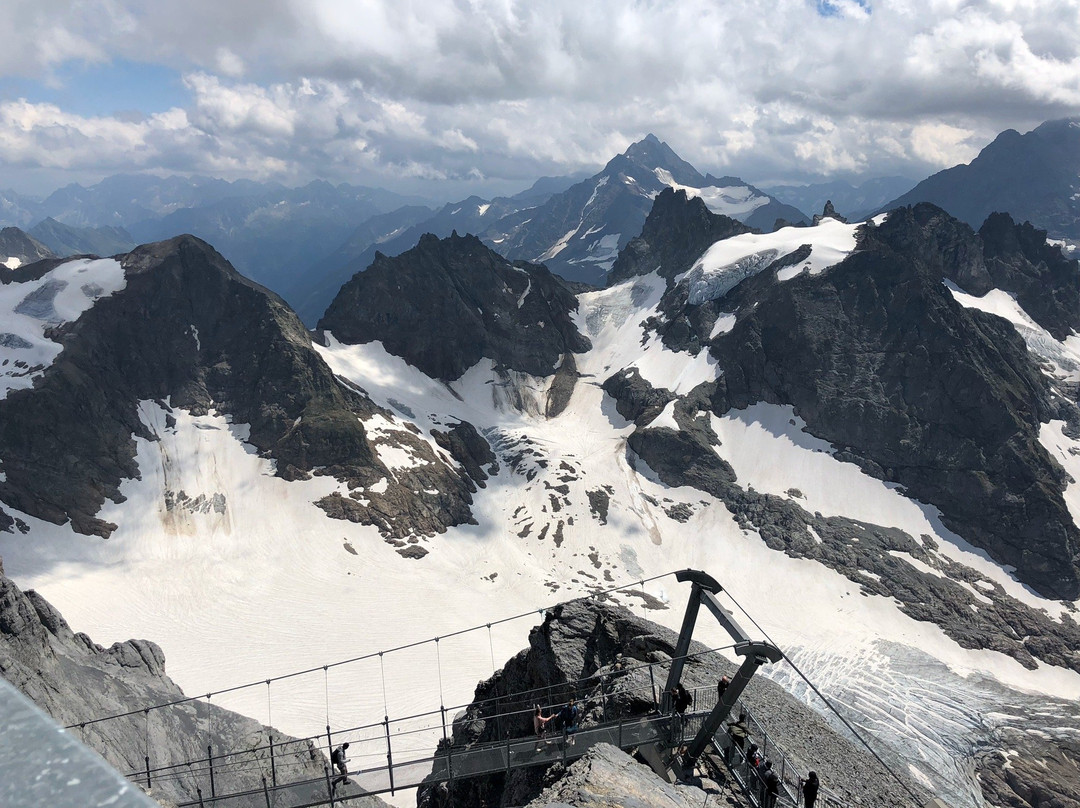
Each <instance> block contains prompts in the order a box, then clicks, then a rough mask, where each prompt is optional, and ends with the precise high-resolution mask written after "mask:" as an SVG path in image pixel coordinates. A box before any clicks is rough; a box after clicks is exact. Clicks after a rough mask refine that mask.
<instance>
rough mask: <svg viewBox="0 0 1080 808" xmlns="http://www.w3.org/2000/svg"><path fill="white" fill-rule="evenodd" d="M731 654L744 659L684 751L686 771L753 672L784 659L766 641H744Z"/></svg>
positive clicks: (726, 715)
mask: <svg viewBox="0 0 1080 808" xmlns="http://www.w3.org/2000/svg"><path fill="white" fill-rule="evenodd" d="M735 653H736V654H738V655H739V656H742V657H744V659H743V663H742V665H740V666H739V669H738V670H737V671H735V675H734V676H732V677H731V684H729V685H728V686H727V690H725V691H724V697H723V698H722V699H720V701H719V702H717V704H716V706H715V707H713V709H712V712H710V713H709V714H708V715H707V716H706V717H705V720H704V721H703V722H702V724H701V729H700V730H698V734H697V735H695V736H694V740H693V741H692V742H691V743H690V746H689V747H688V748H687V750H686V765H687V767H688V768H689V767H692V766H693V765H694V763H695V762H696V761H697V759H698V758H699V757H701V753H702V752H704V751H705V748H706V747H707V746H708V745H709V741H710V740H712V737H713V735H715V734H716V732H717V730H719V729H720V727H721V725H723V723H724V719H725V718H727V717H728V714H729V713H730V712H731V708H732V707H733V706H734V705H735V702H736V701H738V700H739V696H741V695H742V692H743V690H745V689H746V686H747V685H748V684H749V683H750V679H751V678H753V676H754V673H755V672H756V671H757V669H758V668H760V667H761V666H762V665H764V664H766V663H767V662H779V661H780V660H781V659H783V657H784V655H783V654H782V653H781V652H780V649H779V648H777V647H776V646H775V645H772V644H771V643H767V642H749V641H747V642H742V643H739V644H738V645H736V646H735Z"/></svg>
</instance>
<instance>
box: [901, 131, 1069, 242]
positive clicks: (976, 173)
mask: <svg viewBox="0 0 1080 808" xmlns="http://www.w3.org/2000/svg"><path fill="white" fill-rule="evenodd" d="M917 202H932V203H933V204H935V205H938V206H939V207H942V208H944V209H945V210H947V211H949V212H950V213H951V214H952V215H954V216H956V217H957V218H959V219H961V220H963V221H965V222H967V223H968V224H970V225H971V226H972V227H979V226H980V225H981V224H982V223H983V221H985V219H986V217H987V216H989V215H990V214H991V213H993V212H995V211H1003V212H1008V213H1009V214H1010V215H1011V216H1012V217H1013V218H1014V219H1015V220H1016V221H1019V222H1023V221H1025V220H1026V221H1029V222H1031V223H1032V224H1033V225H1035V226H1036V227H1039V228H1042V229H1044V230H1046V231H1047V233H1048V234H1049V235H1050V236H1052V237H1054V238H1064V239H1069V240H1080V118H1065V119H1063V120H1057V121H1047V122H1046V123H1043V124H1041V125H1040V126H1038V127H1036V128H1035V129H1033V130H1031V131H1030V132H1028V133H1027V134H1024V135H1022V134H1020V133H1019V132H1017V131H1016V130H1014V129H1007V130H1005V131H1004V132H1002V133H1001V134H1000V135H998V136H997V137H996V138H995V139H994V141H993V142H992V143H991V144H990V145H989V146H987V147H986V148H985V149H983V150H982V151H981V152H979V155H978V156H977V157H976V158H975V159H974V160H972V161H971V162H970V163H969V164H967V165H958V166H953V167H952V168H947V169H945V170H944V171H939V172H938V173H937V174H934V175H933V176H931V177H928V178H927V179H925V180H923V181H922V182H920V183H919V184H918V185H916V186H915V187H914V188H912V189H911V190H910V191H908V192H907V193H906V194H904V195H903V196H900V197H898V198H896V199H895V200H893V201H892V202H890V203H889V204H888V205H885V206H884V207H883V208H882V210H892V209H893V208H897V207H901V206H903V205H913V204H915V203H917Z"/></svg>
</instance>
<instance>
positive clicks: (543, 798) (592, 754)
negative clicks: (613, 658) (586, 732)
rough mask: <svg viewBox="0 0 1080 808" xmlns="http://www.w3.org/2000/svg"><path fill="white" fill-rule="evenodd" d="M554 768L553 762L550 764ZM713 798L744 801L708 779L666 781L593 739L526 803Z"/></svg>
mask: <svg viewBox="0 0 1080 808" xmlns="http://www.w3.org/2000/svg"><path fill="white" fill-rule="evenodd" d="M552 768H555V767H552ZM710 799H712V801H713V804H727V805H733V806H738V807H739V808H743V806H747V805H749V802H748V801H747V800H746V798H745V797H743V796H742V795H741V794H739V793H737V792H734V793H733V792H732V791H731V790H730V789H726V788H724V787H722V786H720V785H719V784H717V783H715V782H711V781H701V780H699V781H698V783H697V785H689V784H683V783H677V784H675V785H671V784H669V783H665V782H664V781H663V780H660V779H659V778H658V777H657V776H656V775H655V774H654V773H653V771H652V769H650V768H649V767H648V766H645V765H643V764H641V763H639V762H637V761H636V760H634V759H633V758H631V757H630V756H629V755H627V754H625V753H624V752H621V751H620V750H618V749H617V748H615V747H614V746H610V745H608V744H598V745H597V746H594V747H593V748H592V749H590V750H589V751H588V753H587V754H586V755H585V756H584V757H583V758H581V759H580V760H577V761H575V762H574V763H573V764H571V765H570V766H569V768H568V769H567V771H566V773H565V774H564V775H563V776H562V777H559V779H558V780H556V781H555V782H554V783H552V784H551V785H550V786H548V787H547V788H545V789H544V790H543V792H541V794H540V796H538V797H537V798H536V799H534V800H533V801H532V802H530V803H529V804H528V806H526V808H563V806H573V808H605V806H610V805H612V804H618V805H620V806H634V808H702V806H704V805H707V804H708V801H709V800H710Z"/></svg>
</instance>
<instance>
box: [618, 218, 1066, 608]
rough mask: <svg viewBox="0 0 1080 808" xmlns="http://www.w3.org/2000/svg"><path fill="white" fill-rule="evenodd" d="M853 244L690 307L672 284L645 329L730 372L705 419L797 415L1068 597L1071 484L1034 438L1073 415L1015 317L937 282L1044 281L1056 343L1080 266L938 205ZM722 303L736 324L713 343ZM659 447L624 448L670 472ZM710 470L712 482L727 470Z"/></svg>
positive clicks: (1007, 224)
mask: <svg viewBox="0 0 1080 808" xmlns="http://www.w3.org/2000/svg"><path fill="white" fill-rule="evenodd" d="M677 243H678V242H677ZM858 248H859V249H858V251H857V252H855V253H854V254H853V255H852V256H851V257H849V258H848V259H847V260H845V261H843V262H841V263H840V264H839V265H837V266H835V267H832V268H831V269H829V270H828V271H827V272H825V273H824V274H821V275H807V274H802V275H800V276H797V277H794V278H792V279H791V280H787V281H783V282H778V281H777V280H776V270H779V269H782V268H783V267H784V266H785V265H786V264H789V263H790V261H785V260H784V257H781V258H778V259H775V260H774V262H773V264H772V267H771V268H770V269H766V270H764V271H760V272H759V273H758V274H756V275H752V276H751V277H749V278H747V279H746V280H744V281H742V282H741V283H739V284H738V285H736V286H735V287H734V288H733V289H731V290H730V291H729V292H727V293H726V294H725V295H723V296H722V297H721V298H719V299H714V300H706V301H703V302H701V303H699V304H697V305H695V304H692V303H689V302H688V301H687V291H686V286H685V282H684V283H682V284H677V285H673V286H672V287H671V288H669V290H668V292H667V293H666V295H665V301H662V302H661V305H660V309H661V311H662V312H664V316H662V317H661V318H659V319H658V321H657V323H656V324H655V327H656V328H657V329H658V330H659V331H660V333H661V334H662V336H663V337H664V339H665V342H666V344H669V345H670V346H671V347H673V348H676V349H678V350H689V351H691V352H697V351H698V350H700V349H701V346H704V345H708V346H709V347H708V350H709V351H710V353H711V355H712V356H714V357H715V358H716V360H717V361H718V362H719V363H720V366H721V368H723V369H724V373H723V375H721V376H720V377H719V378H718V380H717V383H716V385H715V386H712V387H710V388H709V389H702V390H701V391H700V395H701V397H702V399H703V400H704V401H707V402H708V403H707V409H708V410H710V411H712V412H713V413H714V414H716V415H722V414H724V413H725V412H727V411H729V410H731V409H743V408H745V407H747V406H749V405H751V404H753V403H755V402H759V401H764V402H769V403H783V404H791V405H793V406H794V407H795V411H796V412H797V413H798V414H799V415H800V416H801V417H802V418H803V419H804V420H805V421H806V423H807V425H808V427H809V429H810V431H811V432H812V433H813V434H815V435H817V436H818V437H821V438H823V439H825V440H827V441H829V442H830V443H831V444H833V445H834V446H836V447H837V449H838V452H839V455H840V456H842V457H844V458H845V459H849V460H851V461H852V462H856V463H858V464H859V465H860V466H861V467H862V468H863V469H864V470H868V471H869V473H871V474H873V475H875V476H878V477H880V478H882V479H885V480H888V481H891V482H897V483H900V484H901V485H903V486H904V487H905V488H906V489H907V490H908V491H909V492H910V495H911V496H913V497H914V498H916V499H918V500H920V501H923V502H929V503H932V504H934V505H937V506H938V507H939V508H940V509H941V511H942V513H943V515H944V517H945V519H946V524H947V525H949V527H950V528H951V529H953V530H955V531H956V532H957V533H959V534H960V535H962V536H964V537H965V538H967V539H968V540H970V541H972V542H973V543H974V544H976V545H978V546H980V547H983V548H985V549H987V550H988V551H989V552H990V553H991V554H992V555H993V556H994V557H995V558H996V559H998V560H999V562H1001V563H1005V564H1012V565H1015V566H1016V567H1017V571H1018V575H1019V576H1020V577H1021V579H1022V580H1025V581H1026V582H1028V583H1030V584H1031V585H1032V586H1034V587H1035V588H1037V589H1039V590H1040V591H1042V592H1044V593H1046V594H1048V595H1051V596H1053V597H1059V598H1063V599H1074V598H1075V597H1077V595H1078V594H1080V577H1078V570H1080V541H1078V540H1080V533H1078V532H1077V528H1076V526H1075V525H1074V524H1073V521H1072V518H1071V516H1070V514H1069V511H1068V509H1067V507H1066V505H1065V502H1064V499H1063V497H1062V492H1063V490H1064V486H1065V482H1066V478H1065V477H1064V476H1063V475H1062V471H1061V469H1060V467H1059V466H1058V464H1057V463H1056V462H1055V461H1054V460H1052V459H1051V458H1050V457H1049V455H1048V454H1047V451H1046V450H1045V449H1044V448H1043V447H1042V445H1041V444H1040V443H1039V440H1038V434H1039V429H1040V424H1041V423H1043V422H1046V421H1048V420H1050V419H1051V418H1060V417H1063V416H1062V414H1061V412H1059V409H1060V408H1061V407H1065V416H1067V417H1072V416H1071V415H1069V414H1070V413H1072V412H1073V409H1074V408H1072V407H1071V405H1069V404H1068V402H1067V401H1064V400H1063V399H1061V398H1054V396H1053V394H1052V392H1051V389H1050V385H1049V383H1048V380H1047V379H1046V377H1045V376H1044V375H1043V374H1042V373H1041V372H1040V371H1039V369H1038V367H1037V366H1036V364H1035V362H1033V361H1032V358H1031V356H1030V354H1029V353H1028V350H1027V347H1026V346H1025V344H1024V342H1023V340H1021V339H1020V338H1019V337H1018V336H1017V335H1016V333H1015V330H1014V329H1013V328H1012V326H1011V325H1009V324H1007V323H1005V322H1004V321H1003V320H1001V319H1000V318H997V317H994V316H990V315H986V314H984V313H983V312H980V311H976V310H972V309H967V308H964V307H962V306H960V305H958V304H957V302H956V301H955V300H954V299H953V297H952V296H951V294H950V292H949V290H948V289H946V288H945V286H943V285H942V282H941V281H942V278H943V277H944V278H947V279H952V280H954V281H955V282H956V283H957V284H958V285H960V286H961V287H965V288H966V287H971V288H978V289H980V290H982V291H985V290H986V289H987V288H988V287H990V286H997V287H998V288H1004V289H1006V290H1008V291H1012V292H1014V293H1016V294H1017V295H1018V296H1021V295H1023V296H1027V297H1031V296H1033V295H1034V294H1035V293H1034V292H1033V291H1032V289H1033V287H1035V286H1038V287H1039V289H1040V290H1041V292H1042V294H1041V295H1039V298H1040V300H1039V302H1038V304H1036V305H1033V307H1032V310H1033V312H1035V314H1034V315H1033V316H1037V317H1039V319H1040V321H1041V322H1042V323H1044V324H1045V325H1046V326H1048V330H1049V328H1053V329H1056V330H1057V331H1058V332H1059V333H1060V332H1063V331H1067V330H1068V329H1071V328H1075V327H1076V326H1077V325H1080V322H1078V319H1077V318H1078V317H1080V305H1078V304H1080V295H1078V286H1077V283H1078V279H1077V273H1076V267H1075V263H1074V262H1070V261H1066V260H1065V259H1063V258H1062V257H1061V255H1060V253H1059V252H1058V251H1055V250H1053V249H1052V248H1048V247H1046V245H1045V237H1044V236H1043V237H1041V238H1040V236H1039V234H1038V233H1037V232H1035V231H1032V230H1031V228H1030V227H1027V226H1016V225H1013V223H1012V222H1011V221H1009V220H1008V219H1007V217H1006V218H992V219H990V220H988V222H987V224H986V226H985V227H984V231H983V236H981V237H980V236H978V235H976V234H975V233H974V232H973V231H971V229H970V228H968V227H966V225H963V224H962V223H959V222H957V221H956V220H954V219H952V218H951V217H949V216H948V215H947V214H945V213H944V212H942V211H941V210H939V209H937V208H934V207H932V206H918V207H916V208H914V209H903V210H900V211H897V212H895V213H894V214H892V215H891V216H890V217H889V218H888V220H886V221H885V222H884V223H883V224H882V225H881V226H879V227H867V228H865V229H864V230H863V231H862V233H861V236H860V238H859V243H858ZM653 263H656V261H655V260H654V261H653ZM683 268H684V271H685V269H689V265H688V264H684V265H683ZM991 276H993V277H991ZM721 304H722V306H723V308H724V309H725V310H727V311H731V310H735V311H736V312H737V315H736V322H735V323H734V324H733V326H732V327H731V330H730V331H727V332H725V333H720V334H717V335H716V336H715V337H713V335H712V329H713V326H714V323H715V321H716V318H717V316H718V314H719V306H720V305H721ZM638 387H639V388H640V385H639V386H638ZM625 388H626V384H625V377H624V376H616V377H613V378H612V379H611V380H609V384H608V388H607V389H608V390H609V392H611V393H612V394H613V395H619V394H620V393H619V389H624V392H623V393H622V394H621V395H624V396H625V395H628V394H629V391H627V390H625ZM635 395H636V397H637V398H638V399H640V398H641V395H642V394H641V393H636V394H635ZM624 406H626V407H628V408H629V410H628V411H633V415H634V417H635V418H636V417H638V415H640V412H637V411H634V410H635V405H632V404H631V403H630V402H629V401H627V403H626V404H625V405H624ZM707 431H708V430H707V429H706V430H705V432H707ZM693 434H695V433H694V432H686V431H684V432H683V433H681V434H680V435H678V436H669V437H668V438H666V440H668V441H671V440H675V441H680V442H685V441H687V440H691V439H692V438H691V437H690V436H691V435H693ZM697 434H702V432H701V430H700V429H699V430H698V431H697ZM660 438H661V435H660V433H656V434H654V435H652V436H651V437H649V438H646V437H645V436H644V435H639V436H638V437H636V438H635V439H633V440H634V442H635V443H636V448H639V449H640V450H642V451H645V452H646V453H647V454H649V455H650V456H649V457H646V461H647V462H649V463H650V466H652V467H653V468H657V466H660V467H666V466H667V465H668V463H667V462H664V461H662V460H661V459H660V458H659V457H653V454H655V452H656V451H657V448H656V446H657V444H656V441H660ZM702 440H704V441H705V442H706V443H707V442H709V441H710V440H712V439H711V438H709V437H707V436H706V437H703V438H702ZM661 442H662V441H661ZM671 451H674V448H673V447H672V449H671ZM680 451H684V450H680ZM710 454H711V453H710ZM721 462H722V461H721ZM654 463H655V464H656V465H654ZM707 465H709V466H716V459H715V458H713V459H708V460H707ZM715 474H716V475H719V476H718V477H716V481H715V482H714V483H712V484H710V487H715V486H716V485H721V484H723V483H724V478H725V477H728V476H730V475H728V474H726V473H724V472H722V471H718V472H715ZM683 475H685V470H684V471H683V473H682V475H680V476H683Z"/></svg>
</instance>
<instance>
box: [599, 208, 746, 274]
mask: <svg viewBox="0 0 1080 808" xmlns="http://www.w3.org/2000/svg"><path fill="white" fill-rule="evenodd" d="M752 232H754V231H753V229H752V228H750V227H747V226H746V225H744V224H742V223H741V222H738V221H736V220H735V219H732V218H730V217H728V216H723V215H721V214H718V213H713V212H712V211H710V210H709V209H708V208H707V207H706V206H705V202H704V201H703V200H702V199H701V197H687V194H686V191H684V190H681V189H680V190H678V191H675V190H672V189H671V188H666V189H664V190H663V191H661V192H660V193H659V194H658V195H657V196H656V198H655V199H654V200H653V205H652V209H651V210H650V211H649V216H648V218H647V219H646V220H645V225H644V227H642V229H641V235H639V236H635V237H634V238H633V239H631V240H630V243H629V244H627V245H626V247H625V248H624V249H623V250H622V251H621V252H620V253H619V257H618V258H617V259H616V260H615V263H614V265H613V266H612V267H611V271H610V272H609V273H608V285H614V284H616V283H620V282H622V281H625V280H627V279H629V278H633V277H635V276H637V275H647V274H649V273H650V272H656V273H658V274H659V275H660V277H662V278H666V279H667V280H668V282H669V283H670V282H671V281H672V279H673V278H674V277H675V276H676V275H678V274H679V273H681V272H685V271H686V270H687V269H689V268H690V265H691V264H692V263H693V262H694V261H695V260H696V259H697V258H699V257H700V256H701V254H702V253H704V252H705V250H707V249H708V248H709V247H710V246H712V245H713V244H714V243H716V242H717V241H720V240H721V239H725V238H731V236H737V235H739V234H741V233H752Z"/></svg>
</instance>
